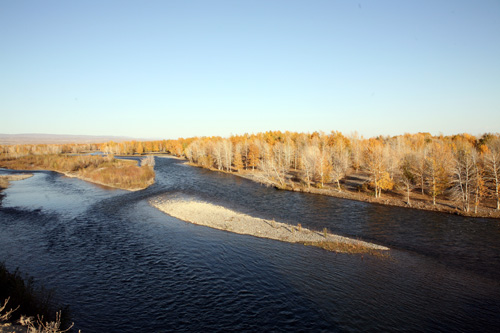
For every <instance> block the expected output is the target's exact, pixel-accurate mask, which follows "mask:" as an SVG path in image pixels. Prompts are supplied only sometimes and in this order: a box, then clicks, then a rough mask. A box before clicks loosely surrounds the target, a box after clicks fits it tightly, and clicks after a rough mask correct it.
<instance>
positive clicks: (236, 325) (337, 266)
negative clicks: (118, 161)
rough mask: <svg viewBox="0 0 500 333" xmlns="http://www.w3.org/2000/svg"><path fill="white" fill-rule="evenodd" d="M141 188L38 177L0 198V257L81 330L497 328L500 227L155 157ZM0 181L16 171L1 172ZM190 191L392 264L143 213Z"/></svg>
mask: <svg viewBox="0 0 500 333" xmlns="http://www.w3.org/2000/svg"><path fill="white" fill-rule="evenodd" d="M155 170H156V184H155V185H153V186H151V187H150V188H148V189H146V190H144V191H139V192H126V191H122V190H110V189H106V188H102V187H99V186H96V185H93V184H90V183H87V182H84V181H81V180H78V179H71V178H66V177H64V176H61V175H59V174H57V173H53V172H44V171H41V172H35V176H34V177H32V178H30V179H27V180H23V181H18V182H13V183H12V186H11V187H10V188H9V189H7V190H6V191H4V194H5V197H4V198H3V200H2V202H1V205H0V261H4V262H5V264H6V265H7V267H8V268H9V269H12V270H13V269H15V268H16V267H19V269H20V270H21V271H22V272H25V273H28V274H29V275H31V276H33V277H34V278H35V280H36V281H37V282H38V283H40V284H42V285H44V286H45V287H47V288H53V289H55V291H56V299H57V300H58V301H60V302H61V303H64V304H68V305H69V306H70V309H71V313H72V319H73V320H74V321H75V327H76V328H78V329H81V330H83V332H164V331H228V330H235V331H331V332H344V331H348V332H356V331H385V332H387V331H444V332H481V331H485V332H487V331H497V330H498V327H500V221H499V220H493V219H471V218H464V217H459V216H453V215H447V214H441V213H434V212H425V211H417V210H409V209H404V208H394V207H385V206H381V205H375V204H369V203H364V202H356V201H349V200H343V199H338V198H332V197H324V196H318V195H310V194H304V193H293V192H286V191H277V190H275V189H273V188H266V187H263V186H261V185H259V184H256V183H253V182H250V181H248V180H245V179H241V178H238V177H235V176H232V175H227V174H219V173H216V172H210V171H207V170H203V169H198V168H193V167H189V166H185V165H183V164H182V163H181V161H178V160H174V159H167V158H156V167H155ZM0 172H1V173H4V174H5V173H11V172H13V171H9V170H5V169H4V170H1V171H0ZM158 195H162V196H170V195H186V196H193V197H196V198H197V199H200V200H205V201H208V202H212V203H216V204H218V205H222V206H225V207H228V208H231V209H233V210H237V211H240V212H244V213H247V214H250V215H253V216H259V217H265V218H274V219H276V220H277V221H282V222H289V223H292V224H295V225H296V224H297V223H301V224H302V225H303V226H306V227H310V228H315V229H317V230H322V229H323V228H324V227H326V228H328V229H329V230H330V231H332V232H335V233H338V234H342V235H346V236H352V237H357V238H360V239H363V240H368V241H372V242H375V243H378V244H383V245H387V246H389V247H390V248H391V249H392V250H391V251H390V255H391V258H390V259H378V258H374V257H369V256H363V257H362V256H359V255H345V254H335V253H332V252H327V251H324V250H321V249H319V248H313V247H306V246H302V245H297V244H289V243H282V242H278V241H273V240H266V239H259V238H255V237H251V236H245V235H236V234H231V233H228V232H224V231H220V230H214V229H210V228H206V227H202V226H196V225H192V224H189V223H185V222H182V221H180V220H178V219H175V218H173V217H170V216H168V215H166V214H164V213H162V212H160V211H158V210H156V209H155V208H153V207H151V206H150V205H149V204H148V200H149V199H151V198H153V197H155V196H158Z"/></svg>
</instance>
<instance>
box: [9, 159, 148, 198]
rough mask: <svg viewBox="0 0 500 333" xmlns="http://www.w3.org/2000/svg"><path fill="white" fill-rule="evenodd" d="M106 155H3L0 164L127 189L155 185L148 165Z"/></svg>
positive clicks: (138, 188) (139, 188) (133, 189)
mask: <svg viewBox="0 0 500 333" xmlns="http://www.w3.org/2000/svg"><path fill="white" fill-rule="evenodd" d="M137 164H138V162H137V161H132V160H121V159H115V158H113V157H108V156H88V155H86V156H71V155H69V156H66V155H29V156H23V157H20V158H2V159H0V167H3V168H7V169H13V170H50V171H55V172H59V173H61V174H63V175H65V176H67V177H72V178H79V179H82V180H85V181H88V182H91V183H95V184H99V185H104V186H108V187H112V188H118V189H123V190H128V191H138V190H143V189H145V188H147V187H149V186H151V185H152V184H154V179H155V172H154V168H153V166H151V165H143V166H138V165H137Z"/></svg>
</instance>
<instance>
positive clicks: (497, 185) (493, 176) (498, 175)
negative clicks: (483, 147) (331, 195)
mask: <svg viewBox="0 0 500 333" xmlns="http://www.w3.org/2000/svg"><path fill="white" fill-rule="evenodd" d="M487 147H488V149H487V151H486V153H485V156H484V168H485V180H486V182H487V186H488V188H489V189H490V191H491V193H492V195H493V197H494V198H495V199H496V202H497V207H496V209H497V210H500V198H499V192H500V138H496V139H495V140H494V141H493V142H490V143H488V145H487Z"/></svg>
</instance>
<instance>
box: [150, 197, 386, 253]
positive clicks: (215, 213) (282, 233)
mask: <svg viewBox="0 0 500 333" xmlns="http://www.w3.org/2000/svg"><path fill="white" fill-rule="evenodd" d="M150 204H151V205H152V206H153V207H155V208H157V209H159V210H161V211H162V212H164V213H166V214H168V215H170V216H173V217H175V218H178V219H180V220H183V221H186V222H190V223H193V224H198V225H203V226H206V227H210V228H214V229H219V230H224V231H228V232H233V233H237V234H242V235H251V236H255V237H260V238H268V239H273V240H279V241H282V242H289V243H300V244H304V245H311V246H317V247H321V248H323V249H326V250H329V251H334V252H341V253H369V254H373V255H382V251H387V250H389V248H387V247H385V246H381V245H377V244H373V243H368V242H364V241H361V240H356V239H351V238H347V237H343V236H339V235H335V234H332V233H330V232H328V231H327V230H326V229H325V230H323V231H314V230H310V229H307V228H304V227H302V226H301V225H300V223H298V224H297V225H296V226H293V225H290V224H286V223H282V222H277V221H274V220H266V219H261V218H257V217H252V216H249V215H246V214H242V213H239V212H235V211H232V210H230V209H227V208H225V207H222V206H217V205H214V204H211V203H207V202H202V201H196V200H191V199H184V198H162V197H158V198H155V199H152V200H150Z"/></svg>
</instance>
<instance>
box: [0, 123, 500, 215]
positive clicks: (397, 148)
mask: <svg viewBox="0 0 500 333" xmlns="http://www.w3.org/2000/svg"><path fill="white" fill-rule="evenodd" d="M93 150H100V151H102V152H104V153H107V154H114V155H133V154H140V155H141V154H147V153H169V154H173V155H175V156H179V157H185V158H186V159H188V160H189V161H190V162H191V163H193V164H196V165H198V166H201V167H204V168H209V169H215V170H220V171H225V172H249V173H252V174H253V175H254V176H255V177H256V178H259V179H260V180H261V181H262V182H264V183H268V184H272V185H274V186H276V187H279V188H289V187H293V186H296V185H297V183H299V184H301V185H302V186H303V187H305V188H308V189H310V188H311V187H317V188H322V187H325V186H328V187H333V188H335V189H336V190H337V191H344V190H345V189H344V188H343V183H344V181H345V179H346V178H347V177H349V176H351V175H359V174H364V175H366V176H367V177H368V178H369V182H368V187H369V188H368V189H367V190H369V191H371V192H372V193H373V195H374V196H375V197H377V198H379V197H380V196H381V195H382V193H384V192H387V191H391V190H398V192H399V193H402V194H403V195H404V200H405V202H406V203H407V204H408V205H409V206H411V205H412V196H415V194H416V193H419V194H421V195H424V196H425V197H428V198H429V199H430V200H432V202H433V204H434V205H436V200H437V199H438V198H445V199H450V200H453V201H455V202H457V203H458V206H459V207H460V208H461V209H462V210H463V211H465V212H470V211H474V212H477V209H478V207H479V206H480V205H482V203H484V201H485V199H489V200H490V201H491V200H494V201H495V206H496V209H497V210H500V199H499V191H500V135H499V134H489V133H488V134H484V135H482V136H480V137H475V136H472V135H469V134H458V135H452V136H443V135H440V136H432V135H431V134H429V133H417V134H404V135H399V136H392V137H389V136H379V137H376V138H369V139H365V138H363V137H361V136H359V135H358V134H356V133H354V134H351V135H349V136H345V135H343V134H342V133H340V132H334V131H332V132H331V133H323V132H314V133H296V132H280V131H269V132H265V133H257V134H245V135H233V136H231V137H229V138H222V137H194V138H188V139H184V138H180V139H177V140H158V141H147V142H140V141H126V142H120V143H116V142H107V143H100V144H92V145H88V144H82V145H11V146H0V152H1V153H2V154H3V155H6V156H11V157H16V156H23V155H29V154H33V155H36V154H45V153H80V152H83V151H93Z"/></svg>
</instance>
